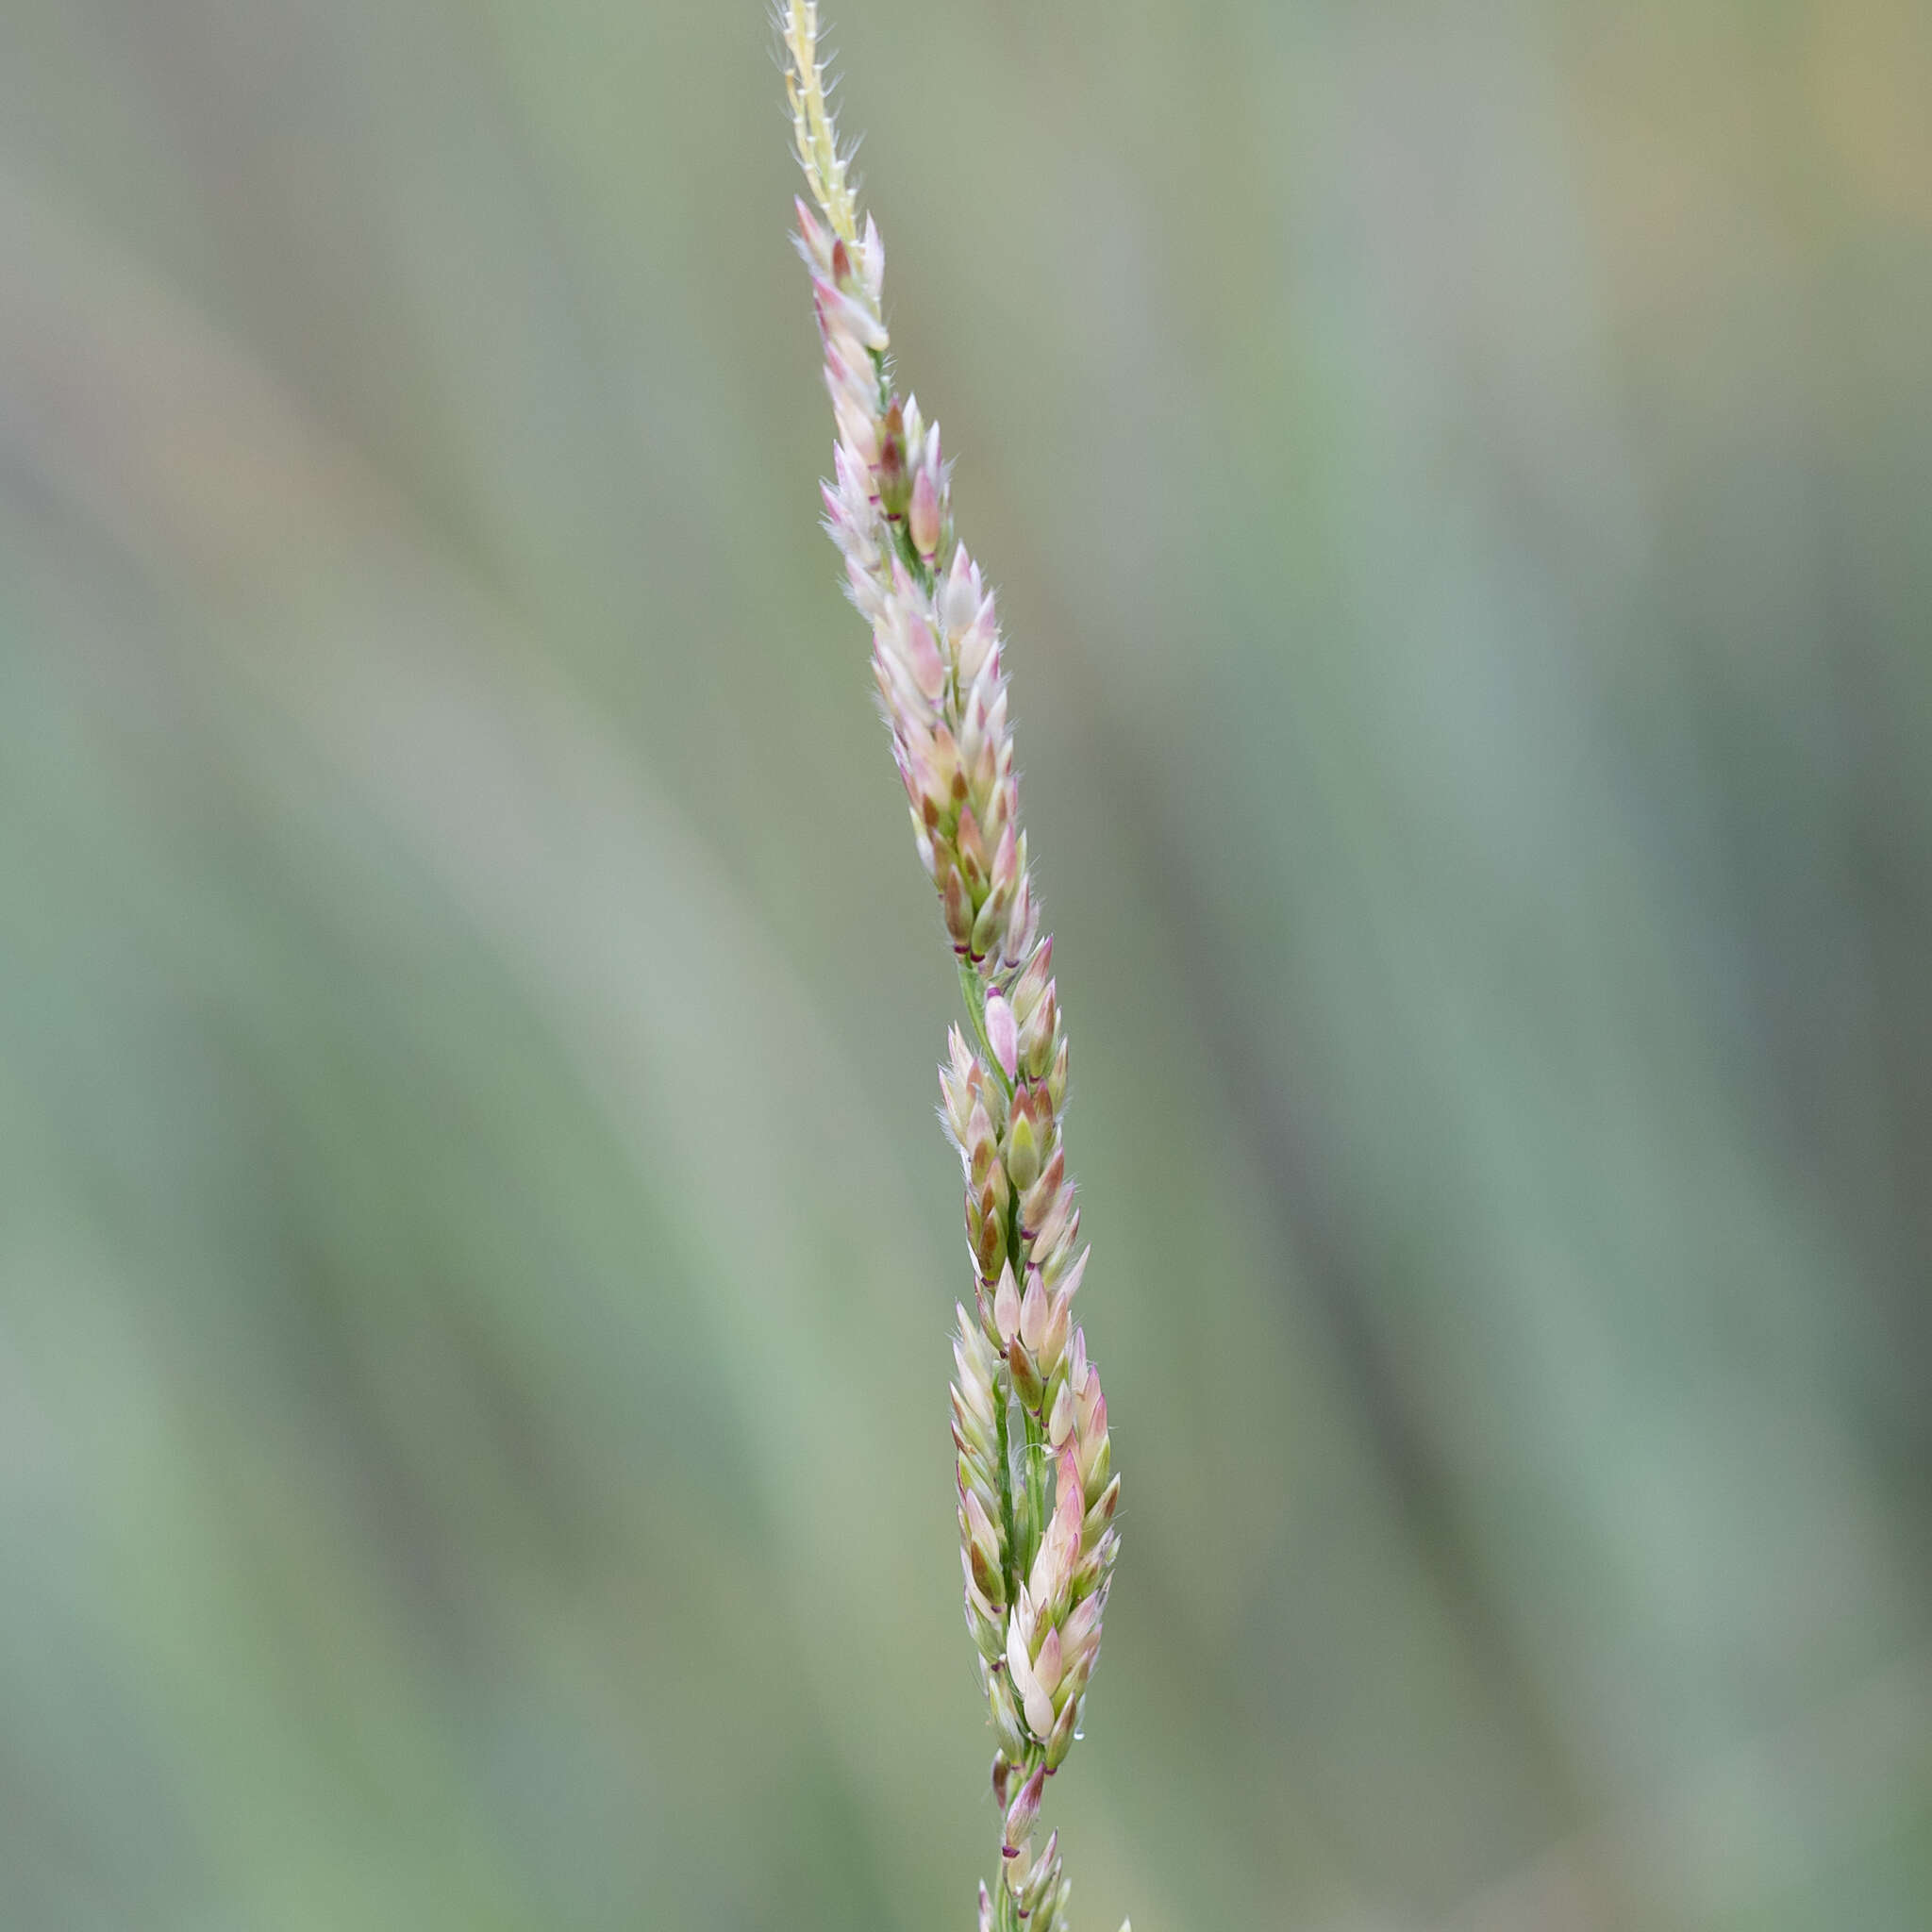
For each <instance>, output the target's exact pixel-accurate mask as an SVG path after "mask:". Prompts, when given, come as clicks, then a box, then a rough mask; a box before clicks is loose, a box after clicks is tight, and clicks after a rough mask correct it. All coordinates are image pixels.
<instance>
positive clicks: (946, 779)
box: [782, 0, 1125, 1932]
mask: <svg viewBox="0 0 1932 1932" xmlns="http://www.w3.org/2000/svg"><path fill="white" fill-rule="evenodd" d="M782 30H783V34H784V41H785V48H786V54H787V59H788V72H787V74H786V92H787V94H788V97H789V99H790V101H791V116H792V129H793V136H794V140H795V142H796V145H797V150H798V159H799V163H800V165H801V166H802V167H803V169H804V171H805V176H806V182H807V185H808V191H809V192H808V196H807V197H801V198H800V200H799V202H798V225H799V248H800V252H801V254H802V255H803V256H804V258H805V261H806V265H807V267H808V269H809V270H810V272H811V285H812V303H813V307H814V308H815V310H816V312H817V316H818V325H819V334H820V338H821V340H822V341H823V343H824V378H825V387H826V390H827V391H828V392H829V393H830V396H831V402H832V415H833V420H834V422H835V424H836V425H837V429H838V446H837V449H836V450H835V452H834V457H833V476H832V480H831V481H829V482H827V483H825V484H824V485H823V486H822V491H823V496H824V511H825V526H826V529H827V530H828V531H829V533H830V535H831V537H832V539H833V541H835V542H836V543H837V544H838V546H839V549H840V552H841V555H842V556H843V558H844V562H845V582H846V589H847V591H848V594H849V595H850V596H851V599H852V602H853V603H854V604H855V605H856V606H857V607H858V612H859V614H860V615H861V616H862V617H863V618H864V619H865V621H866V623H867V624H868V625H870V627H871V630H872V639H873V656H872V664H873V675H874V681H875V682H876V684H877V687H878V694H879V699H880V703H881V705H882V707H883V709H884V712H885V719H886V724H887V725H888V727H889V729H890V731H891V744H892V757H893V759H894V761H895V763H896V764H897V766H898V769H899V776H900V779H901V781H902V782H903V784H904V786H905V789H906V798H907V803H908V808H909V810H910V814H911V821H912V838H913V844H914V847H915V849H916V850H917V852H918V854H919V861H920V864H921V865H922V866H924V869H925V874H926V876H927V877H928V878H929V879H930V880H931V881H932V885H933V889H934V891H935V892H936V894H937V896H938V900H939V906H940V912H941V920H942V922H943V924H944V927H945V931H946V935H947V937H948V938H949V940H950V941H951V942H952V946H953V951H954V953H955V954H956V955H957V957H958V964H959V983H960V988H961V991H962V993H963V995H964V998H965V1004H966V1024H965V1026H964V1027H963V1028H962V1027H960V1026H957V1025H956V1026H955V1027H954V1028H953V1029H952V1032H951V1035H950V1038H949V1039H948V1041H947V1057H946V1061H945V1064H944V1065H943V1066H942V1067H941V1070H940V1091H941V1113H942V1116H943V1118H944V1121H945V1124H946V1127H947V1131H948V1133H949V1134H950V1136H951V1139H952V1141H953V1142H954V1144H955V1146H956V1147H957V1148H958V1154H959V1161H960V1166H961V1169H962V1171H963V1174H964V1177H965V1185H966V1240H967V1246H968V1248H969V1249H970V1251H971V1254H972V1260H973V1276H974V1280H973V1307H971V1308H970V1309H969V1308H967V1307H965V1306H964V1305H963V1304H962V1305H961V1306H960V1307H959V1308H958V1333H957V1335H956V1336H955V1339H954V1342H953V1361H954V1369H955V1380H954V1383H953V1390H952V1408H953V1441H954V1444H955V1446H956V1448H957V1450H958V1464H957V1473H958V1518H959V1559H960V1569H961V1573H962V1575H963V1578H964V1591H965V1605H966V1627H967V1629H968V1631H969V1632H970V1633H971V1635H972V1639H973V1642H974V1648H975V1650H976V1652H977V1654H978V1667H979V1676H980V1682H981V1684H982V1686H983V1687H984V1690H985V1692H986V1698H987V1706H988V1709H989V1712H990V1714H991V1724H992V1729H993V1734H994V1737H995V1739H996V1740H997V1747H998V1748H997V1750H996V1752H995V1755H994V1757H993V1760H992V1789H993V1793H994V1796H995V1799H996V1800H997V1802H998V1805H999V1807H1000V1812H1001V1829H1000V1845H999V1853H1000V1858H999V1868H1000V1877H999V1880H998V1882H997V1883H996V1884H995V1885H994V1886H993V1887H992V1888H991V1890H989V1889H988V1888H987V1887H986V1886H985V1885H982V1886H981V1887H980V1893H979V1924H980V1926H981V1928H982V1932H1018V1928H1019V1927H1020V1926H1021V1925H1023V1924H1024V1925H1027V1926H1030V1927H1032V1928H1034V1932H1062V1928H1064V1927H1065V1926H1066V1924H1067V1897H1068V1892H1069V1890H1070V1889H1071V1881H1070V1880H1069V1879H1068V1877H1067V1876H1066V1874H1065V1873H1064V1872H1063V1871H1062V1869H1061V1862H1060V1856H1059V1835H1058V1832H1052V1833H1050V1834H1049V1835H1048V1836H1047V1838H1046V1840H1045V1842H1044V1844H1043V1845H1039V1846H1036V1843H1035V1838H1036V1830H1037V1826H1038V1824H1039V1820H1040V1814H1041V1807H1042V1804H1043V1803H1044V1800H1045V1794H1046V1783H1047V1780H1048V1779H1049V1778H1050V1777H1052V1776H1053V1775H1054V1774H1056V1773H1057V1772H1058V1770H1059V1768H1060V1766H1061V1765H1062V1764H1063V1763H1064V1762H1065V1760H1066V1757H1067V1754H1068V1752H1069V1751H1071V1750H1072V1748H1073V1746H1074V1741H1075V1740H1076V1739H1077V1738H1078V1736H1079V1724H1080V1713H1081V1709H1082V1707H1083V1705H1084V1704H1085V1701H1086V1696H1087V1691H1088V1687H1089V1685H1090V1684H1091V1680H1092V1675H1093V1670H1094V1666H1095V1664H1096V1663H1097V1661H1098V1659H1099V1656H1100V1638H1101V1623H1102V1619H1103V1617H1104V1615H1105V1613H1106V1608H1107V1598H1108V1585H1109V1578H1110V1576H1111V1574H1112V1571H1113V1563H1114V1556H1115V1552H1116V1549H1117V1548H1118V1544H1119V1532H1118V1530H1117V1529H1116V1528H1115V1527H1114V1523H1113V1518H1114V1513H1115V1508H1116V1506H1117V1503H1118V1500H1119V1496H1120V1478H1119V1477H1118V1476H1116V1475H1115V1474H1113V1468H1112V1452H1111V1449H1110V1446H1109V1443H1108V1426H1107V1397H1106V1395H1105V1394H1104V1393H1103V1392H1102V1390H1101V1385H1100V1374H1099V1371H1098V1370H1097V1369H1096V1368H1095V1367H1094V1365H1093V1362H1092V1361H1091V1358H1090V1357H1089V1356H1088V1353H1087V1339H1086V1335H1085V1333H1084V1332H1083V1330H1082V1329H1081V1327H1080V1326H1079V1325H1078V1324H1077V1322H1076V1320H1075V1318H1074V1296H1075V1295H1076V1294H1077V1292H1078V1291H1079V1289H1080V1286H1081V1283H1082V1281H1083V1280H1084V1278H1085V1276H1086V1272H1087V1257H1088V1250H1087V1249H1086V1248H1085V1247H1083V1246H1082V1244H1081V1241H1080V1208H1079V1205H1078V1201H1077V1199H1076V1197H1075V1192H1074V1181H1073V1178H1072V1176H1071V1175H1070V1174H1069V1173H1068V1171H1067V1160H1066V1150H1065V1147H1064V1145H1063V1141H1062V1133H1061V1126H1062V1121H1063V1117H1064V1114H1065V1109H1066V1101H1067V1036H1066V1030H1065V1027H1064V1025H1063V1024H1062V1022H1061V1018H1060V1009H1059V997H1058V989H1057V988H1056V985H1055V982H1054V978H1053V941H1052V940H1051V939H1048V938H1043V937H1042V936H1041V933H1040V929H1039V928H1040V907H1039V901H1038V899H1037V897H1036V895H1035V893H1034V890H1033V883H1032V878H1031V874H1030V873H1029V871H1028V866H1027V849H1026V833H1025V831H1024V827H1023V825H1022V824H1021V820H1020V791H1019V780H1018V777H1017V775H1016V774H1015V771H1014V765H1013V739H1012V730H1011V725H1010V723H1009V718H1008V696H1007V680H1006V673H1005V668H1004V663H1003V658H1002V648H1001V639H1000V633H999V624H998V620H997V617H996V615H995V612H994V608H993V596H992V592H991V591H990V590H989V589H988V588H987V585H986V581H985V579H984V577H983V576H982V575H981V573H980V569H979V566H978V565H977V564H976V563H975V562H974V560H973V558H972V557H971V556H970V555H969V554H968V553H967V550H966V546H965V545H964V544H963V543H962V542H960V541H958V536H957V534H956V532H955V529H954V525H953V504H952V490H951V483H950V478H949V475H948V472H947V467H946V464H945V461H944V456H943V450H942V445H941V440H940V430H939V425H938V424H937V423H931V424H928V423H927V422H926V421H925V419H924V416H923V415H922V413H921V411H920V408H919V404H918V401H917V399H916V398H914V397H911V396H902V395H901V394H900V392H899V391H898V389H897V387H896V386H895V383H894V379H893V371H892V365H891V358H890V351H891V338H890V336H889V335H888V333H887V330H886V325H885V318H884V315H883V312H882V310H881V308H880V291H881V289H882V287H883V283H884V276H885V249H884V246H883V244H882V243H881V242H880V240H879V233H878V229H877V227H876V225H874V223H873V221H872V220H871V218H870V217H869V216H868V217H867V218H866V219H865V220H864V222H863V223H862V224H861V222H860V219H859V210H858V202H857V200H856V199H855V196H854V192H853V189H852V185H851V180H850V175H849V169H848V161H849V156H848V155H847V153H846V152H845V151H844V150H843V149H841V146H840V143H839V137H838V130H837V127H836V125H835V124H834V121H833V117H832V112H831V109H830V108H829V106H828V105H827V102H826V96H825V81H824V68H823V66H822V64H821V62H820V60H819V54H818V9H817V8H816V7H815V6H814V5H812V4H810V0H788V4H787V5H786V7H785V10H784V14H783V17H782ZM1123 1932H1125V1928H1123Z"/></svg>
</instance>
